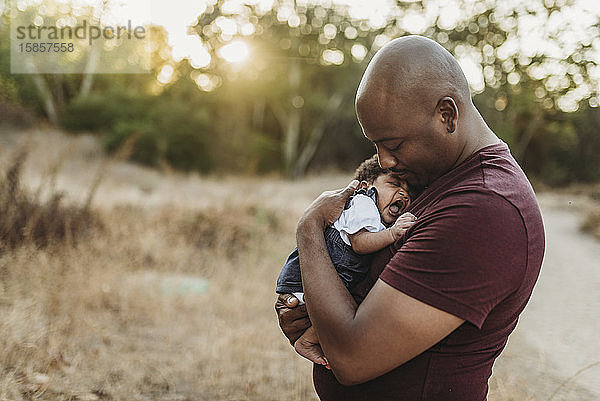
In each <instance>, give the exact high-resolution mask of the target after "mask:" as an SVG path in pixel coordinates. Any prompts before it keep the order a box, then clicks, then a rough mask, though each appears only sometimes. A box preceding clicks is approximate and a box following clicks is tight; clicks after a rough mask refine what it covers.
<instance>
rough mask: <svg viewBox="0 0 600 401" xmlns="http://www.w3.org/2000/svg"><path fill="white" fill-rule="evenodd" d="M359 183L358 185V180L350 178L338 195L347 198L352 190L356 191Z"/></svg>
mask: <svg viewBox="0 0 600 401" xmlns="http://www.w3.org/2000/svg"><path fill="white" fill-rule="evenodd" d="M359 185H360V181H358V180H352V181H351V182H350V184H348V186H347V187H346V188H344V189H343V190H342V191H341V192H340V195H342V197H344V199H348V198H349V197H350V196H352V194H353V193H354V191H356V189H357V188H358V186H359Z"/></svg>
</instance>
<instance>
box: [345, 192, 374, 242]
mask: <svg viewBox="0 0 600 401" xmlns="http://www.w3.org/2000/svg"><path fill="white" fill-rule="evenodd" d="M334 227H335V229H336V230H338V231H339V232H340V234H341V235H342V238H348V235H349V234H355V233H357V232H358V231H360V230H361V229H363V228H364V229H366V230H367V231H370V232H377V231H380V230H383V229H384V228H385V226H383V224H382V223H381V216H380V215H379V210H378V209H377V206H376V205H375V202H373V201H372V200H371V198H369V197H368V196H365V195H362V194H358V195H355V196H354V198H352V200H351V201H350V207H349V208H348V209H346V210H344V211H343V212H342V215H341V216H340V218H339V219H338V220H337V221H336V222H335V224H334Z"/></svg>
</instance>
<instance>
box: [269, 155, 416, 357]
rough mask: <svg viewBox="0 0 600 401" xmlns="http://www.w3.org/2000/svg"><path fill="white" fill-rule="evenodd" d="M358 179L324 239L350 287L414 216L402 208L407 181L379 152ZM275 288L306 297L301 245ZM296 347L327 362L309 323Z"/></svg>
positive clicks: (359, 171) (406, 200)
mask: <svg viewBox="0 0 600 401" xmlns="http://www.w3.org/2000/svg"><path fill="white" fill-rule="evenodd" d="M354 178H355V179H357V180H359V181H360V185H359V188H358V189H357V190H356V191H355V192H354V195H353V196H352V197H351V198H350V199H349V200H348V202H346V206H345V208H344V211H343V212H342V214H341V216H340V217H339V218H338V219H337V220H336V221H335V222H334V223H333V225H332V226H329V227H327V228H326V229H325V233H324V235H325V242H326V244H327V249H328V250H329V255H330V256H331V260H332V262H333V265H334V266H335V269H336V271H337V273H338V275H339V276H340V278H341V280H342V282H343V283H344V285H345V286H346V287H347V288H348V289H350V288H351V287H352V286H353V285H355V284H356V283H358V282H360V281H362V280H363V279H364V278H365V276H366V274H367V271H368V270H369V266H370V255H369V254H371V253H373V252H376V251H378V250H380V249H383V248H385V247H386V246H388V245H390V244H392V243H394V242H395V241H396V240H398V239H399V238H400V237H402V235H403V234H404V232H405V231H406V230H407V229H408V227H410V226H411V225H412V224H413V223H414V220H415V217H414V216H413V215H412V214H410V213H404V214H402V212H403V211H404V210H405V209H406V208H407V207H408V205H409V204H410V197H409V193H408V186H407V184H406V182H405V181H403V180H401V179H399V177H398V176H397V174H395V173H393V172H390V171H387V170H384V169H382V168H381V167H380V166H379V160H378V159H377V155H374V156H372V157H371V158H369V159H367V160H365V161H364V162H363V163H362V164H361V165H360V166H359V167H358V168H357V169H356V172H355V174H354ZM276 291H277V292H278V293H280V294H285V293H292V294H294V295H295V296H296V298H298V299H299V300H300V303H303V302H304V293H303V292H302V278H301V276H300V262H299V259H298V248H296V249H294V251H293V252H292V253H291V254H290V256H288V258H287V260H286V262H285V264H284V266H283V269H282V270H281V273H280V274H279V278H278V279H277V289H276ZM294 348H295V349H296V352H298V353H299V354H300V355H302V356H303V357H305V358H307V359H309V360H311V361H313V362H314V363H318V364H321V365H325V366H328V363H327V360H326V359H325V358H324V357H323V352H322V350H321V347H320V346H319V340H318V337H317V332H316V331H315V329H314V327H310V328H309V329H308V330H306V332H305V333H304V334H303V335H302V336H301V337H300V338H298V340H296V342H295V343H294Z"/></svg>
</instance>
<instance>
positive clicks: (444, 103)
mask: <svg viewBox="0 0 600 401" xmlns="http://www.w3.org/2000/svg"><path fill="white" fill-rule="evenodd" d="M435 111H436V115H437V116H439V118H440V119H441V122H442V124H444V126H445V127H446V131H448V133H450V134H451V133H453V132H454V131H456V125H457V123H458V107H457V106H456V102H455V101H454V99H452V98H451V97H450V96H444V97H443V98H441V99H440V101H439V102H438V104H437V106H436V110H435Z"/></svg>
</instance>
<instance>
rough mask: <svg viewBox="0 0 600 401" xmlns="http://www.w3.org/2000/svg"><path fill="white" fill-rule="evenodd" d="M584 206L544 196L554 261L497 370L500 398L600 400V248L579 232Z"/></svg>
mask: <svg viewBox="0 0 600 401" xmlns="http://www.w3.org/2000/svg"><path fill="white" fill-rule="evenodd" d="M582 202H584V200H583V199H578V198H569V197H568V196H566V195H549V194H548V195H542V196H540V205H541V208H542V213H543V217H544V224H545V228H546V255H545V258H544V264H543V267H542V273H541V275H540V278H539V281H538V283H537V285H536V288H535V290H534V293H533V296H532V299H531V301H530V303H529V305H528V306H527V309H526V310H525V311H524V313H523V314H522V315H521V320H520V322H519V325H518V326H517V329H516V331H515V332H514V333H513V334H512V336H511V337H510V341H509V344H508V346H507V348H506V350H505V351H504V353H503V354H502V356H501V357H500V358H499V359H498V361H497V363H496V366H495V369H494V373H495V374H494V377H503V378H504V379H503V382H500V380H498V379H496V381H495V382H493V385H494V386H497V390H499V391H498V395H501V393H502V391H503V390H502V389H503V388H506V389H507V393H509V391H508V389H509V388H514V386H522V389H523V391H525V392H526V394H528V395H531V396H534V397H535V399H540V400H550V399H551V397H552V396H554V397H553V398H552V399H553V400H569V401H570V400H573V401H575V400H577V401H586V400H590V401H592V400H594V401H597V400H600V334H599V333H600V243H598V242H597V241H595V240H594V239H593V238H592V237H590V236H587V235H584V234H582V233H581V232H580V231H579V229H578V228H579V224H580V222H581V219H582V218H583V217H582V214H581V213H578V207H579V206H580V205H581V203H582ZM590 365H592V366H590ZM586 367H589V368H587V369H585V368H586ZM581 369H585V370H584V371H582V372H581V373H579V374H577V372H578V371H580V370H581ZM576 374H577V375H576ZM574 375H576V376H575V377H573V376H574ZM559 387H560V388H559ZM492 388H493V387H492ZM556 390H558V392H556V394H554V393H555V391H556ZM500 399H505V398H501V397H500V398H498V400H500Z"/></svg>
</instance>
